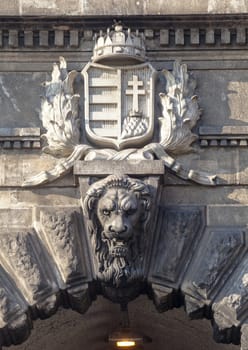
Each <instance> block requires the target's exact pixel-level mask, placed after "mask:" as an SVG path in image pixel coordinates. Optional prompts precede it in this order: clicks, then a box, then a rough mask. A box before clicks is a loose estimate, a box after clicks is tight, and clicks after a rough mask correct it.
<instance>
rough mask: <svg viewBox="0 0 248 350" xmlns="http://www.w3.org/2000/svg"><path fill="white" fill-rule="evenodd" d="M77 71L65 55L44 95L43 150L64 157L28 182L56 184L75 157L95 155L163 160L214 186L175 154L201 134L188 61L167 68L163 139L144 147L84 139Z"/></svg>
mask: <svg viewBox="0 0 248 350" xmlns="http://www.w3.org/2000/svg"><path fill="white" fill-rule="evenodd" d="M77 74H78V73H77V72H76V71H71V72H69V73H68V71H67V64H66V61H65V59H64V58H63V57H60V63H59V65H58V64H54V66H53V71H52V79H51V81H48V82H45V83H44V87H45V96H44V98H43V99H42V103H41V112H40V119H41V121H42V124H43V127H44V128H45V129H46V132H45V133H44V134H43V135H42V138H44V139H45V140H46V142H47V145H46V146H45V147H43V151H44V152H47V153H50V154H52V155H54V156H56V157H57V156H62V157H63V160H61V161H59V163H58V164H57V166H56V167H55V168H53V169H52V170H50V171H43V172H41V173H39V174H38V175H36V176H33V177H31V178H29V179H27V180H26V181H25V182H24V183H23V186H36V185H40V184H44V183H46V182H51V181H53V180H56V179H58V178H59V177H61V176H63V175H64V174H65V173H67V172H68V171H69V170H70V169H71V168H72V167H73V165H74V163H75V161H76V160H80V159H84V160H93V159H106V160H109V159H112V160H113V159H114V160H124V159H154V158H156V159H161V160H163V161H164V164H165V166H166V167H168V168H170V169H171V170H172V171H173V172H175V173H176V174H177V175H178V176H179V177H181V178H183V179H191V180H193V181H195V182H197V183H201V184H205V185H214V184H215V176H209V175H207V174H205V173H202V172H197V171H195V170H187V169H184V168H183V167H182V166H181V164H180V163H179V162H177V161H176V160H175V159H174V158H173V155H178V154H182V153H186V152H189V151H191V150H192V148H191V144H192V143H193V142H194V141H195V140H196V139H197V135H195V134H193V133H192V132H191V130H192V128H193V127H194V126H195V124H196V122H197V120H198V119H199V117H200V109H199V105H198V101H197V96H196V95H195V94H194V90H195V87H196V82H195V80H194V79H193V77H192V76H190V74H189V73H188V71H187V65H186V64H181V63H180V62H179V61H175V63H174V68H173V71H172V72H169V71H168V70H164V71H163V72H162V74H163V75H164V77H165V79H166V90H165V91H164V92H162V93H160V95H159V96H160V101H161V104H162V116H161V117H160V118H159V124H160V132H159V142H157V143H151V144H148V145H146V146H145V147H144V148H141V149H133V148H132V149H125V150H122V151H119V152H118V151H116V150H111V149H103V150H99V149H94V148H93V147H91V146H89V145H87V144H85V143H80V125H79V124H80V119H79V114H78V105H79V95H78V94H75V93H74V89H73V82H74V80H75V77H76V75H77Z"/></svg>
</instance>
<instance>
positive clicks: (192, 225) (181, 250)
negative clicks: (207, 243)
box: [149, 206, 205, 289]
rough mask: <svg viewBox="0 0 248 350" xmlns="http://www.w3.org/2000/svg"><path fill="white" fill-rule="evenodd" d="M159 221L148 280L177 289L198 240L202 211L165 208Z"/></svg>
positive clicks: (202, 224) (201, 225) (203, 219)
mask: <svg viewBox="0 0 248 350" xmlns="http://www.w3.org/2000/svg"><path fill="white" fill-rule="evenodd" d="M158 218H159V222H158V228H157V231H156V238H155V239H156V240H155V244H154V247H153V251H152V256H153V259H152V263H151V266H150V271H149V281H151V282H153V283H160V284H163V285H165V286H169V287H172V288H175V289H177V288H178V287H179V285H180V283H181V279H182V277H183V276H184V274H185V272H186V269H187V267H188V264H189V262H190V260H191V258H192V255H193V252H194V250H196V249H197V244H198V243H199V240H200V238H201V235H202V230H203V228H204V225H205V218H204V209H203V208H197V209H196V208H194V207H191V208H190V207H187V208H186V207H185V208H183V207H181V208H180V207H179V206H178V207H177V208H169V207H165V208H163V209H161V211H160V213H159V215H158Z"/></svg>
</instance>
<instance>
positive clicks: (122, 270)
mask: <svg viewBox="0 0 248 350" xmlns="http://www.w3.org/2000/svg"><path fill="white" fill-rule="evenodd" d="M150 204H151V194H150V190H149V188H148V186H147V185H146V184H145V183H144V182H142V181H140V180H137V179H132V178H129V177H128V176H115V175H110V176H108V177H107V178H105V179H104V180H100V181H98V182H96V183H94V184H93V185H91V187H90V188H89V190H88V192H87V194H86V196H85V198H84V200H83V210H84V214H85V216H86V218H87V220H88V225H87V226H88V232H89V234H90V237H91V243H92V250H93V255H94V256H95V261H94V265H95V273H96V278H97V280H99V281H100V282H102V283H104V284H107V285H109V286H113V287H117V288H122V287H127V286H128V285H130V284H132V283H137V282H140V281H142V280H143V279H144V275H143V274H144V273H143V259H144V255H145V249H146V241H147V239H146V225H147V223H148V221H149V213H150Z"/></svg>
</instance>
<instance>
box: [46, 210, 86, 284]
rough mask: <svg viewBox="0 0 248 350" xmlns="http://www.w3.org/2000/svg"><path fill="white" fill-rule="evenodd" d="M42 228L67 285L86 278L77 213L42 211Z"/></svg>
mask: <svg viewBox="0 0 248 350" xmlns="http://www.w3.org/2000/svg"><path fill="white" fill-rule="evenodd" d="M40 225H41V230H42V231H43V235H44V239H45V241H47V244H48V247H49V250H50V251H51V253H52V256H53V259H54V261H55V262H56V264H57V267H58V269H59V271H60V274H61V276H62V279H63V282H64V283H66V284H67V285H73V284H75V283H76V284H78V283H79V282H80V281H82V280H85V278H86V271H85V261H84V254H83V252H82V241H81V239H80V235H79V227H78V224H77V220H76V213H75V212H70V213H67V212H65V211H61V212H60V211H59V212H53V211H49V212H48V211H42V212H41V219H40Z"/></svg>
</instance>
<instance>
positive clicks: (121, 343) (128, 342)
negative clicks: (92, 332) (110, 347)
mask: <svg viewBox="0 0 248 350" xmlns="http://www.w3.org/2000/svg"><path fill="white" fill-rule="evenodd" d="M116 345H117V346H118V347H119V348H125V347H130V346H135V345H136V344H135V341H133V340H120V341H117V342H116Z"/></svg>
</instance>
